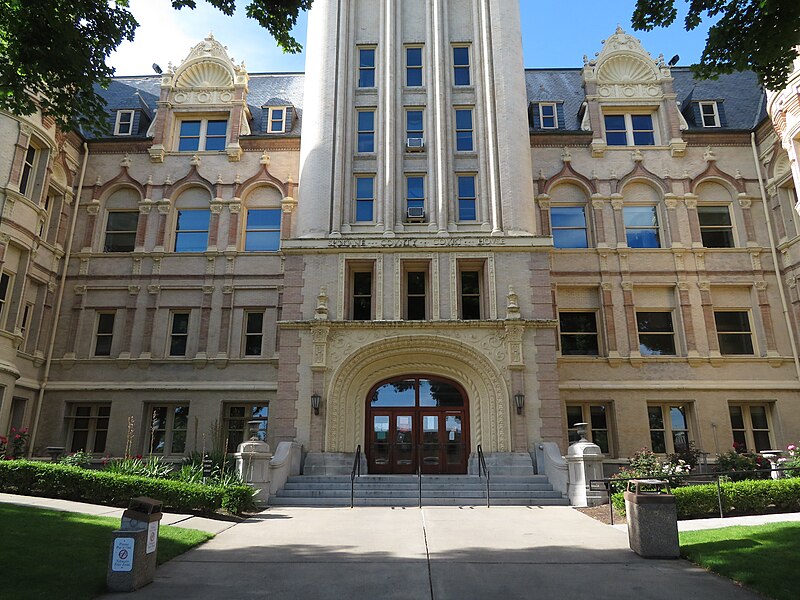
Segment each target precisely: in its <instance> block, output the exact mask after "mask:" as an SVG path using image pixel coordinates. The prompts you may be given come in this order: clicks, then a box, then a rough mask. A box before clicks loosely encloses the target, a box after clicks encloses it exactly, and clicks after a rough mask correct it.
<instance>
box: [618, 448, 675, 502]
mask: <svg viewBox="0 0 800 600" xmlns="http://www.w3.org/2000/svg"><path fill="white" fill-rule="evenodd" d="M689 471H691V466H690V465H688V464H686V461H685V460H684V459H682V458H675V462H674V463H672V462H670V461H669V460H667V461H664V460H662V459H661V458H660V457H659V456H658V455H657V454H655V453H654V452H652V451H651V450H648V449H647V448H642V449H641V450H639V452H637V453H636V454H634V455H633V456H632V457H631V458H630V465H629V466H628V467H623V468H622V469H620V470H619V473H617V474H616V475H614V477H613V479H621V480H622V481H619V482H617V483H615V484H614V488H615V489H616V490H617V491H618V492H622V491H624V490H625V487H626V482H625V481H624V480H626V479H664V480H667V481H669V482H670V484H671V485H676V484H677V481H678V480H677V478H676V477H675V475H683V474H687V473H689Z"/></svg>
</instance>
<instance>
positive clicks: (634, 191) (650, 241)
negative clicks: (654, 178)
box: [622, 183, 663, 248]
mask: <svg viewBox="0 0 800 600" xmlns="http://www.w3.org/2000/svg"><path fill="white" fill-rule="evenodd" d="M623 196H624V198H625V205H624V206H623V208H622V217H623V220H624V222H625V240H626V242H627V244H628V247H629V248H661V240H662V237H663V236H662V235H661V225H660V219H659V210H658V205H659V202H660V200H661V196H660V195H659V193H658V192H657V191H656V190H655V189H654V188H652V187H650V186H649V185H647V184H645V183H631V184H629V185H627V186H625V189H624V191H623Z"/></svg>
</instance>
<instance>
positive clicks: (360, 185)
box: [356, 177, 375, 222]
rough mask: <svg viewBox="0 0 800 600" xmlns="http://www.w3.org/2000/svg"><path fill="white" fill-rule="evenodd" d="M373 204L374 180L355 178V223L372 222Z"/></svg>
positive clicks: (370, 178) (372, 178) (371, 178)
mask: <svg viewBox="0 0 800 600" xmlns="http://www.w3.org/2000/svg"><path fill="white" fill-rule="evenodd" d="M374 203H375V178H374V177H357V178H356V221H357V222H367V221H372V220H373V215H372V209H373V205H374Z"/></svg>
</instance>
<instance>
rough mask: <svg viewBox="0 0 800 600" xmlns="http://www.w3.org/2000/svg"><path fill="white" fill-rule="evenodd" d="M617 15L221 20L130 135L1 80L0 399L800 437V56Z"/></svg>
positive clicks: (393, 465)
mask: <svg viewBox="0 0 800 600" xmlns="http://www.w3.org/2000/svg"><path fill="white" fill-rule="evenodd" d="M610 33H613V35H611V36H610V37H609V38H608V39H607V40H605V41H604V42H603V43H602V44H600V43H599V42H598V43H597V44H595V43H593V42H585V41H584V42H577V43H582V44H586V48H585V51H586V52H587V54H590V55H593V56H594V58H591V59H588V58H587V59H585V60H584V64H583V66H582V67H577V68H569V69H529V70H526V69H525V68H524V66H523V61H522V42H521V28H520V18H519V6H518V3H517V2H511V1H509V0H434V1H427V0H403V1H402V2H401V1H399V0H353V1H351V2H335V1H333V0H316V1H315V3H314V8H313V9H312V11H311V13H310V17H309V32H308V39H309V43H308V48H307V68H306V72H305V74H297V73H286V74H280V73H278V74H275V73H267V74H257V73H249V72H248V71H247V70H246V68H245V66H244V65H243V64H237V63H235V62H234V61H233V60H232V59H231V57H230V55H229V54H228V51H227V50H226V48H225V47H223V46H222V45H221V44H220V43H219V42H218V41H217V40H215V39H214V38H213V37H211V36H209V37H208V38H207V39H205V40H203V41H201V42H200V43H199V44H198V45H197V46H195V47H194V48H193V49H191V52H190V53H189V55H188V56H187V58H186V59H185V60H184V61H183V62H182V63H181V64H179V65H177V66H172V65H170V66H169V68H167V69H165V70H164V72H163V74H161V75H150V76H143V77H119V78H117V79H115V80H114V81H113V83H112V84H111V86H110V88H109V89H108V90H105V91H103V92H102V93H103V95H104V96H105V98H106V100H107V101H108V119H109V127H110V131H109V133H108V134H107V135H106V136H105V137H96V136H92V135H89V134H85V133H82V132H79V131H72V132H61V131H59V130H58V129H57V128H56V127H55V126H54V123H53V121H52V120H50V119H48V118H44V119H42V118H40V117H39V116H33V117H31V118H19V117H15V116H12V115H10V114H6V113H0V133H1V135H0V203H2V222H1V223H0V268H1V269H2V271H1V272H2V275H1V277H2V278H1V279H0V390H2V400H1V401H2V404H0V433H3V434H5V433H6V432H7V431H8V430H10V428H11V427H15V428H20V427H28V428H30V430H31V434H32V439H31V451H32V453H33V455H35V456H44V455H46V453H45V449H46V448H47V447H51V446H63V447H65V448H66V450H67V451H68V452H70V451H77V450H86V451H88V452H92V453H95V454H96V455H97V456H98V457H99V456H103V455H114V456H118V455H121V454H123V453H124V452H125V451H126V449H127V450H130V451H132V453H134V454H148V453H150V452H152V453H156V454H162V455H164V456H165V457H168V458H175V459H177V458H179V457H181V456H184V455H186V454H187V453H189V452H193V451H202V450H211V449H216V450H227V451H233V450H235V448H236V446H237V445H238V444H239V443H240V442H241V441H242V440H243V439H244V438H245V437H248V436H249V428H251V427H253V428H256V429H258V431H259V435H260V436H261V437H262V438H265V439H266V440H267V441H268V442H269V443H270V445H272V446H273V447H275V445H276V444H277V443H278V442H281V441H295V442H298V443H300V444H302V447H303V457H304V469H305V472H306V473H329V474H330V473H342V472H345V471H347V472H349V470H350V465H351V464H352V461H353V456H354V453H355V451H356V448H357V447H358V446H359V445H360V446H361V448H362V449H363V451H364V455H365V457H366V464H367V467H368V470H369V472H370V473H412V472H416V468H417V464H419V465H420V466H421V468H422V471H423V472H426V473H442V474H450V473H453V474H457V473H467V472H470V473H475V472H476V453H477V449H478V447H479V446H480V447H481V448H482V450H483V452H484V453H485V455H486V458H487V462H488V463H489V465H490V467H491V468H493V469H496V470H497V472H501V473H505V474H525V473H532V472H534V469H536V468H537V464H536V462H537V449H538V448H539V447H540V444H543V443H545V442H554V443H556V444H558V446H559V447H560V449H561V451H562V452H565V451H566V449H567V446H568V443H569V441H574V440H575V439H577V437H578V434H577V429H578V427H577V425H576V424H577V423H587V424H588V425H587V426H586V429H587V437H589V439H591V440H593V441H594V442H595V443H596V444H597V445H598V446H600V448H601V450H602V452H603V453H604V458H605V460H606V462H607V463H608V465H609V467H612V466H613V465H614V464H615V462H618V461H621V460H624V459H626V458H627V457H629V456H630V455H631V454H633V453H634V452H635V451H637V450H638V449H640V448H642V447H650V448H652V449H653V450H654V451H656V452H658V453H670V452H673V451H676V450H680V449H682V448H685V447H686V446H687V444H688V443H689V442H694V444H695V445H696V447H698V448H700V449H702V450H704V451H706V452H708V453H710V455H711V458H712V459H713V456H714V455H715V454H717V453H720V452H725V451H727V450H728V449H730V448H731V447H732V446H733V444H734V443H737V444H741V445H742V447H746V448H748V449H758V450H764V449H769V448H780V447H783V446H785V445H786V444H787V443H790V442H793V441H796V440H797V439H798V437H800V405H799V404H798V403H799V402H800V397H798V391H800V380H799V377H800V362H798V349H797V342H796V338H797V335H798V320H799V319H800V295H798V288H797V276H798V271H800V243H799V242H800V237H798V236H799V235H800V229H798V219H800V216H799V215H798V213H797V212H796V210H797V208H796V204H797V189H798V187H800V165H799V164H798V160H797V159H798V146H799V145H800V101H799V99H800V92H799V91H798V86H800V64H799V65H798V70H797V71H796V73H795V76H794V79H793V80H792V82H791V83H790V86H789V88H788V89H787V90H785V91H784V92H782V93H781V94H770V95H769V96H768V95H767V94H765V92H764V90H763V89H762V88H761V87H760V86H759V82H758V80H757V78H756V76H755V75H753V74H752V73H738V74H733V75H727V76H723V77H721V78H720V79H718V80H716V81H699V80H695V79H693V78H692V74H691V72H690V71H689V69H688V68H686V67H676V66H671V65H669V64H666V63H665V61H664V59H663V57H662V56H659V57H658V58H653V57H652V56H651V55H650V54H649V53H648V51H647V49H645V48H643V47H642V46H641V44H640V42H639V41H638V40H637V39H636V38H635V37H633V36H632V35H629V34H627V33H625V32H624V31H622V30H621V29H618V30H617V31H616V32H615V33H614V32H610ZM595 52H598V53H597V54H596V55H595ZM759 178H760V179H759ZM493 472H494V471H493Z"/></svg>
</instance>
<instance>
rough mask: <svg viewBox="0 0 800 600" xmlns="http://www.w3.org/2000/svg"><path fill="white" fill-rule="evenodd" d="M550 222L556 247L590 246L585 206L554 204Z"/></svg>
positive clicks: (551, 209)
mask: <svg viewBox="0 0 800 600" xmlns="http://www.w3.org/2000/svg"><path fill="white" fill-rule="evenodd" d="M550 222H551V223H550V224H551V228H552V230H553V245H554V246H555V247H556V248H588V247H589V240H588V236H587V235H586V212H585V210H584V207H583V206H558V207H555V206H554V207H552V208H550Z"/></svg>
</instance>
